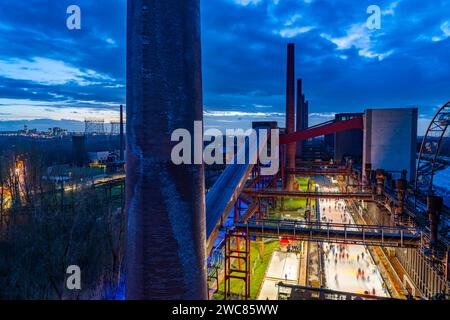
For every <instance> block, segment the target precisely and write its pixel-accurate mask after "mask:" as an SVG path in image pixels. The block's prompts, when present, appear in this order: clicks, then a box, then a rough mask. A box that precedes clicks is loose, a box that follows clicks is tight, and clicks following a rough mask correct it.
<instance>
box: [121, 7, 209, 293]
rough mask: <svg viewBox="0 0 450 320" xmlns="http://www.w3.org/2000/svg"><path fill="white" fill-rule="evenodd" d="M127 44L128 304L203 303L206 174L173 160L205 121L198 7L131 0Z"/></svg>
mask: <svg viewBox="0 0 450 320" xmlns="http://www.w3.org/2000/svg"><path fill="white" fill-rule="evenodd" d="M127 37H128V45H127V46H128V48H127V108H126V112H127V116H126V119H127V123H126V125H127V130H126V132H127V135H126V138H127V153H126V155H127V177H126V186H127V188H126V191H127V197H126V210H127V215H128V230H127V256H126V263H127V265H126V298H127V299H128V300H144V299H145V300H202V299H207V298H208V293H207V278H206V249H205V244H206V231H205V229H206V223H205V181H204V166H203V164H181V165H178V166H177V165H175V164H173V162H172V160H171V151H172V148H173V147H174V145H175V144H176V143H177V142H172V141H171V135H172V133H173V131H174V130H176V129H179V128H184V129H187V130H188V131H189V132H190V133H191V135H192V136H194V127H195V126H194V121H202V120H203V107H202V71H201V45H200V41H201V37H200V0H183V1H179V0H128V31H127ZM197 127H198V126H197ZM198 130H200V133H198V132H197V135H200V136H201V135H202V133H203V132H202V131H203V129H202V125H200V128H198ZM202 147H203V145H202V146H201V148H202ZM197 149H198V146H197V145H196V148H195V150H197Z"/></svg>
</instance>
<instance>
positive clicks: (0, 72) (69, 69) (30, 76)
mask: <svg viewBox="0 0 450 320" xmlns="http://www.w3.org/2000/svg"><path fill="white" fill-rule="evenodd" d="M0 76H3V77H6V78H10V79H15V80H26V81H31V82H36V83H39V84H43V85H64V84H68V83H76V84H77V85H79V86H87V85H93V84H101V83H102V82H103V81H106V80H108V81H111V80H112V79H111V78H110V77H108V76H106V75H102V74H98V73H97V72H95V71H93V70H80V69H78V68H75V67H73V66H69V65H67V64H66V63H65V62H63V61H59V60H52V59H48V58H42V57H34V58H32V59H31V60H30V61H28V60H23V59H16V58H10V59H8V60H0Z"/></svg>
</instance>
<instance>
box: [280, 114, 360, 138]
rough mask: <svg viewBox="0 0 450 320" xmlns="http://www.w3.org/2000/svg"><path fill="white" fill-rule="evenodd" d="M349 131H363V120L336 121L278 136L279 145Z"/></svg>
mask: <svg viewBox="0 0 450 320" xmlns="http://www.w3.org/2000/svg"><path fill="white" fill-rule="evenodd" d="M351 129H364V123H363V119H362V118H361V117H360V118H353V119H350V120H345V121H336V122H332V123H329V124H325V125H318V126H315V127H312V128H309V129H306V130H303V131H297V132H294V133H290V134H284V135H282V136H280V144H288V143H293V142H297V141H303V140H307V139H311V138H315V137H320V136H323V135H326V134H330V133H336V132H341V131H347V130H351Z"/></svg>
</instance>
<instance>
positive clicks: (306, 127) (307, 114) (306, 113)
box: [303, 101, 309, 130]
mask: <svg viewBox="0 0 450 320" xmlns="http://www.w3.org/2000/svg"><path fill="white" fill-rule="evenodd" d="M304 108H305V127H304V128H303V129H304V130H306V129H308V128H309V101H306V102H305V106H304Z"/></svg>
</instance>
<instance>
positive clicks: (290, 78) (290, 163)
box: [286, 43, 295, 191]
mask: <svg viewBox="0 0 450 320" xmlns="http://www.w3.org/2000/svg"><path fill="white" fill-rule="evenodd" d="M294 51H295V46H294V44H293V43H289V44H288V52H287V81H286V133H287V134H290V133H293V132H295V52H294ZM286 149H287V151H286V162H287V163H286V168H287V171H288V172H287V175H286V189H287V190H289V191H292V190H293V189H294V180H295V174H294V172H293V171H295V142H294V143H290V144H288V145H287V148H286Z"/></svg>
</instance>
